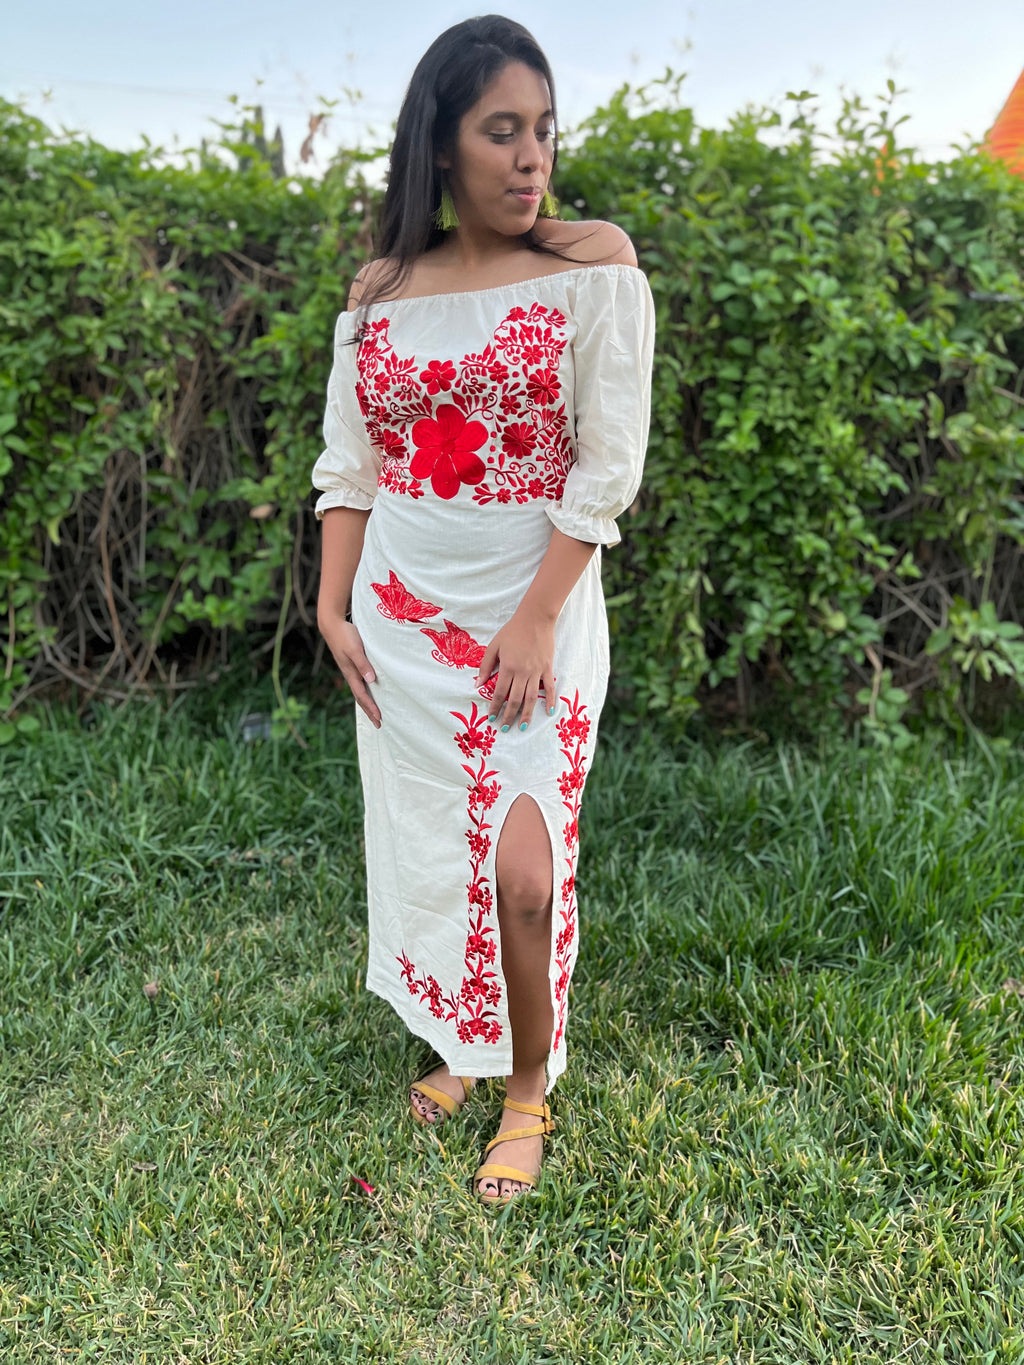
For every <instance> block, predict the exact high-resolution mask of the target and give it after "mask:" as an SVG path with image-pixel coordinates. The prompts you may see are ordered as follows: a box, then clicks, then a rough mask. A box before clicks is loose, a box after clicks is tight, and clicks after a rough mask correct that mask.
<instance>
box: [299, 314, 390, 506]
mask: <svg viewBox="0 0 1024 1365" xmlns="http://www.w3.org/2000/svg"><path fill="white" fill-rule="evenodd" d="M354 336H355V314H354V313H352V312H345V313H342V314H341V315H340V316H339V318H338V322H337V325H336V327H335V329H334V363H333V365H332V366H331V375H330V378H329V379H328V381H327V409H326V412H325V413H324V446H325V449H324V451H323V453H322V454H321V456H320V458H319V459H318V460H317V462H316V464H315V465H314V466H313V487H314V488H317V489H319V490H320V497H319V498H317V500H316V507H315V508H314V511H315V512H316V516H317V520H320V519H321V518H322V517H323V514H324V513H325V512H326V511H327V510H328V509H329V508H331V507H356V508H359V509H361V510H362V511H368V510H369V509H370V507H372V506H373V499H374V497H375V496H376V494H377V479H378V476H379V474H380V456H379V455H378V454H377V451H376V450H375V449H374V448H373V446H372V445H371V444H370V440H369V438H368V436H367V434H366V423H365V422H364V421H363V414H362V412H361V411H360V408H359V400H358V398H357V396H356V380H357V379H358V377H359V376H358V372H357V369H356V352H357V350H358V347H357V346H355V345H353V344H351V343H352V339H353V338H354Z"/></svg>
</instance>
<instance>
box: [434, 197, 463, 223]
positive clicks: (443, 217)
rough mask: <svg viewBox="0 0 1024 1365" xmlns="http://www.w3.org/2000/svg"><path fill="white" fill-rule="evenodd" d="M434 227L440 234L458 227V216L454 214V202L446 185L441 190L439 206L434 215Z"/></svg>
mask: <svg viewBox="0 0 1024 1365" xmlns="http://www.w3.org/2000/svg"><path fill="white" fill-rule="evenodd" d="M434 225H435V226H436V227H437V228H439V229H440V230H441V231H442V232H451V230H452V228H457V227H458V226H459V215H458V214H457V213H456V212H455V200H454V199H453V198H452V192H451V190H450V189H449V188H448V186H447V185H444V186H442V189H441V204H440V206H439V208H438V210H437V212H436V213H435V214H434Z"/></svg>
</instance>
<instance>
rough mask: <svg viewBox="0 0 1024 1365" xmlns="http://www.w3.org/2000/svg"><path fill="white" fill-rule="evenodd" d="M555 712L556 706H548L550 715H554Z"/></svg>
mask: <svg viewBox="0 0 1024 1365" xmlns="http://www.w3.org/2000/svg"><path fill="white" fill-rule="evenodd" d="M554 714H555V708H554V707H553V706H549V707H548V715H549V716H553V715H554Z"/></svg>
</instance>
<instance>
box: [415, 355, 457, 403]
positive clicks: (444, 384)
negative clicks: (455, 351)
mask: <svg viewBox="0 0 1024 1365" xmlns="http://www.w3.org/2000/svg"><path fill="white" fill-rule="evenodd" d="M454 378H455V366H454V365H453V364H452V362H451V361H450V360H432V361H431V362H430V364H429V365H428V366H427V368H426V369H425V370H424V371H423V373H422V374H421V375H420V381H421V382H422V383H424V384H426V386H427V393H429V394H431V395H433V394H435V393H437V392H438V391H439V390H443V391H444V392H445V393H447V392H448V390H449V389H450V388H451V386H452V380H453V379H454Z"/></svg>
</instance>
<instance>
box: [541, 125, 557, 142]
mask: <svg viewBox="0 0 1024 1365" xmlns="http://www.w3.org/2000/svg"><path fill="white" fill-rule="evenodd" d="M537 136H538V137H539V138H540V140H541V141H542V142H546V141H547V140H548V138H553V137H554V136H555V130H554V128H542V129H541V130H540V131H539V132H538V134H537Z"/></svg>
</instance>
